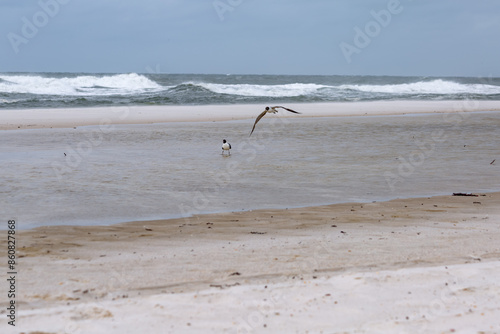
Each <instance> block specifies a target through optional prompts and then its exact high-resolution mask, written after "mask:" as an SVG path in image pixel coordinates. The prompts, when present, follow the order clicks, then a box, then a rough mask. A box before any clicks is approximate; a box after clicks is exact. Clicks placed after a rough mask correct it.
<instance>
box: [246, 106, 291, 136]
mask: <svg viewBox="0 0 500 334" xmlns="http://www.w3.org/2000/svg"><path fill="white" fill-rule="evenodd" d="M276 108H282V109H285V110H287V111H289V112H293V113H295V114H300V113H299V112H297V111H295V110H292V109H288V108H285V107H282V106H275V107H266V110H264V111H263V112H262V113H261V114H260V115H259V116H257V119H256V120H255V123H254V124H253V128H252V132H250V136H251V135H252V133H253V130H255V125H257V122H259V121H260V119H261V118H262V117H264V115H265V114H267V113H272V114H276V113H277V112H278V110H276Z"/></svg>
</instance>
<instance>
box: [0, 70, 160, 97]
mask: <svg viewBox="0 0 500 334" xmlns="http://www.w3.org/2000/svg"><path fill="white" fill-rule="evenodd" d="M0 79H1V80H2V81H1V82H0V92H2V93H26V94H36V95H83V96H85V95H125V94H136V93H142V92H147V91H158V90H161V89H163V87H162V86H161V85H158V84H157V83H155V82H154V81H152V80H150V79H148V78H147V77H145V76H143V75H139V74H136V73H130V74H117V75H103V76H94V75H82V76H77V77H73V78H70V77H64V78H54V77H43V76H39V75H0Z"/></svg>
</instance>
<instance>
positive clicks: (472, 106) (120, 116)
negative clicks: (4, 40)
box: [0, 100, 500, 130]
mask: <svg viewBox="0 0 500 334" xmlns="http://www.w3.org/2000/svg"><path fill="white" fill-rule="evenodd" d="M287 107H290V108H294V109H296V110H300V111H301V112H302V114H301V115H296V114H290V115H291V116H290V117H322V116H374V115H401V114H411V113H454V112H471V111H499V110H500V101H473V100H470V101H469V100H461V101H372V102H345V103H343V102H328V103H305V104H300V103H292V104H287ZM263 108H264V106H263V105H262V104H258V105H256V104H238V105H204V106H126V107H95V108H60V109H14V110H1V111H0V130H10V129H35V128H63V127H75V126H84V125H102V126H107V125H109V124H150V123H162V122H199V121H227V120H239V119H249V118H255V117H256V116H257V115H258V114H259V113H260V112H261V111H262V110H263ZM283 114H284V115H285V116H289V115H288V113H283Z"/></svg>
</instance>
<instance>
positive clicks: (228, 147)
mask: <svg viewBox="0 0 500 334" xmlns="http://www.w3.org/2000/svg"><path fill="white" fill-rule="evenodd" d="M230 150H231V144H229V143H228V142H227V141H226V140H225V139H222V155H224V151H227V153H228V154H229V155H231V151H230Z"/></svg>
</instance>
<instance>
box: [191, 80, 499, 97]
mask: <svg viewBox="0 0 500 334" xmlns="http://www.w3.org/2000/svg"><path fill="white" fill-rule="evenodd" d="M186 84H191V85H195V86H199V87H203V88H205V89H208V90H210V91H212V92H214V93H218V94H229V95H240V96H267V97H292V96H304V95H315V94H326V95H328V94H342V92H346V91H359V92H365V93H374V94H377V93H385V94H394V95H422V94H426V95H428V94H430V95H434V94H435V95H453V94H480V95H495V94H500V86H494V85H487V84H461V83H456V82H453V81H446V80H441V79H436V80H433V81H419V82H415V83H405V84H385V85H383V84H382V85H352V84H351V85H340V86H333V85H320V84H313V83H293V84H284V85H250V84H215V83H195V82H188V83H186Z"/></svg>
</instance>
